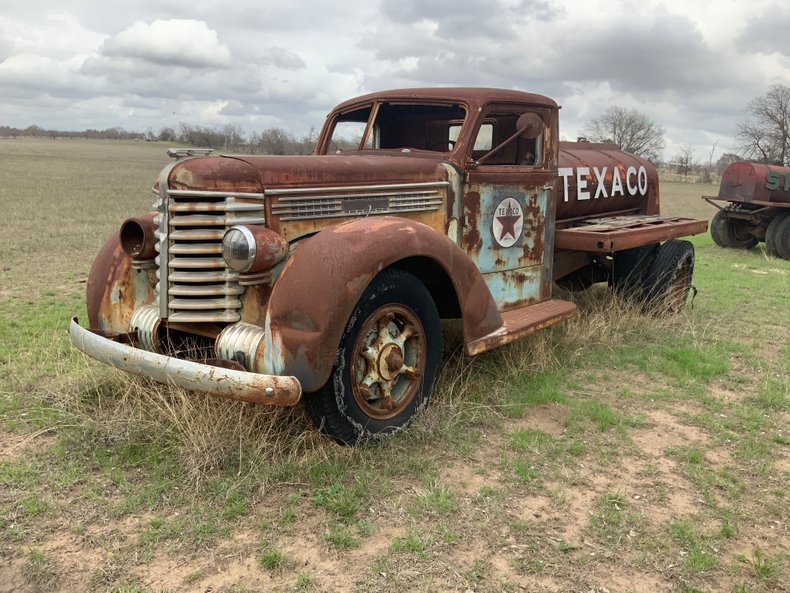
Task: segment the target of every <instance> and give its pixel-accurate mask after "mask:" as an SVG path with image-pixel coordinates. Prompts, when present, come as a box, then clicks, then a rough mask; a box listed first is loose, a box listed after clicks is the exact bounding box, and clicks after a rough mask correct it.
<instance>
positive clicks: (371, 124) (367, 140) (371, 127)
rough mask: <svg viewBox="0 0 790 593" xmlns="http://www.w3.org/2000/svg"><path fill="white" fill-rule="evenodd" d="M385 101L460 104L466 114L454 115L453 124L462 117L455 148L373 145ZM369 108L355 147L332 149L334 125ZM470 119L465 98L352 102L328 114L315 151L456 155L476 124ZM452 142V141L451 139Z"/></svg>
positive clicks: (385, 99) (418, 104)
mask: <svg viewBox="0 0 790 593" xmlns="http://www.w3.org/2000/svg"><path fill="white" fill-rule="evenodd" d="M383 105H393V106H400V105H403V106H408V105H414V106H437V107H457V108H459V109H460V110H462V111H463V117H457V116H454V117H453V118H452V125H457V124H458V121H459V120H461V130H460V131H459V133H458V137H457V139H456V141H455V144H454V145H453V146H452V148H448V149H447V150H433V149H428V148H418V147H413V146H403V147H397V148H376V147H373V146H372V144H371V142H372V140H373V134H374V132H375V126H376V122H377V119H378V117H379V114H380V112H381V107H382V106H383ZM365 109H370V114H369V116H368V121H367V123H366V125H365V130H364V132H363V134H362V137H361V138H360V141H359V144H358V145H357V147H356V149H346V150H338V151H336V152H330V151H329V146H330V144H331V142H332V137H333V135H334V133H335V129H336V127H337V124H338V122H339V120H340V119H341V118H342V116H343V115H346V114H349V113H352V112H354V111H360V110H365ZM472 123H473V122H471V110H470V109H469V106H468V105H467V104H466V103H465V102H464V101H459V100H457V99H456V100H450V99H447V100H439V99H419V100H418V99H415V100H408V99H404V98H395V99H387V98H378V99H375V100H373V101H365V102H360V103H358V104H355V105H351V106H348V107H346V108H345V109H343V110H337V111H333V112H332V113H330V114H329V116H328V117H327V122H326V124H325V126H324V132H323V133H322V135H321V140H320V142H319V145H318V146H317V150H316V154H319V155H331V154H348V153H353V154H357V153H364V154H384V153H386V154H390V155H391V154H403V153H406V154H409V153H417V154H423V155H425V154H428V155H436V156H439V155H442V156H444V155H453V154H456V153H457V151H458V150H459V148H460V147H461V146H463V145H465V136H467V135H468V133H469V130H470V129H471V128H472V127H474V126H473V125H472ZM450 124H451V121H450V120H448V136H449V125H450ZM448 146H449V142H448Z"/></svg>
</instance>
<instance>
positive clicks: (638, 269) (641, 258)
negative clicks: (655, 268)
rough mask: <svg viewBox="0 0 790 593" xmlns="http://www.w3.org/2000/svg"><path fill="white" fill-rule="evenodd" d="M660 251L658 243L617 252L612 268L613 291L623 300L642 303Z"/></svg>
mask: <svg viewBox="0 0 790 593" xmlns="http://www.w3.org/2000/svg"><path fill="white" fill-rule="evenodd" d="M657 250H658V243H650V244H648V245H640V246H639V247H634V248H632V249H624V250H622V251H616V252H615V254H614V261H613V268H612V289H613V290H614V291H615V292H616V293H617V294H618V296H620V297H621V298H626V299H633V300H636V301H640V300H642V299H643V298H644V296H645V281H646V278H647V274H648V272H649V271H650V266H651V265H652V264H653V260H654V259H655V256H656V251H657Z"/></svg>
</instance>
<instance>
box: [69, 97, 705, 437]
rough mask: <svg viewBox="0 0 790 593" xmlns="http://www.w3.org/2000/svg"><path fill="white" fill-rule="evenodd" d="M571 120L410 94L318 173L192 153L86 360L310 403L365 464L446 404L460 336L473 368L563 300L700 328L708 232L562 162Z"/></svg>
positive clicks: (627, 164)
mask: <svg viewBox="0 0 790 593" xmlns="http://www.w3.org/2000/svg"><path fill="white" fill-rule="evenodd" d="M558 115H559V107H558V105H557V104H556V103H555V102H554V101H553V100H552V99H550V98H548V97H545V96H541V95H536V94H529V93H524V92H519V91H510V90H497V89H480V88H441V89H404V90H395V91H389V92H380V93H374V94H370V95H365V96H362V97H359V98H356V99H352V100H350V101H346V102H344V103H342V104H340V105H338V106H337V107H336V108H335V109H334V110H333V111H332V112H331V113H330V114H329V115H328V117H327V120H326V123H325V125H324V127H323V130H322V132H321V134H320V136H319V138H318V141H317V146H316V149H315V152H314V154H312V155H310V156H293V157H285V156H283V157H281V156H235V155H223V156H210V155H206V154H204V153H205V151H200V150H191V149H182V150H174V151H171V152H172V156H175V157H177V160H175V161H174V162H173V163H171V164H170V165H169V166H167V167H166V168H165V169H164V170H163V171H162V172H161V174H160V176H159V180H158V182H157V183H156V185H155V187H154V193H155V195H156V201H155V204H154V208H155V211H154V212H151V213H150V214H148V215H145V216H142V217H140V218H133V219H129V220H127V221H125V222H124V223H123V224H122V225H121V226H120V228H119V230H118V232H116V233H115V234H114V235H113V236H112V237H110V238H109V239H108V241H107V243H106V244H105V245H104V247H103V248H102V249H101V251H100V252H99V254H98V256H97V257H96V260H95V261H94V263H93V267H92V269H91V272H90V276H89V279H88V291H87V308H88V322H89V328H84V327H82V326H80V325H79V323H78V322H77V320H76V319H74V320H73V321H72V323H71V326H70V334H71V337H72V341H73V343H74V344H75V345H76V347H77V348H79V349H80V350H82V351H83V352H85V353H86V354H88V355H89V356H92V357H94V358H96V359H98V360H100V361H103V362H106V363H108V364H111V365H113V366H115V367H118V368H121V369H123V370H126V371H129V372H132V373H137V374H140V375H144V376H147V377H150V378H152V379H154V380H157V381H160V382H164V383H172V384H175V385H179V386H181V387H183V388H186V389H190V390H194V391H199V392H204V393H208V394H212V395H218V396H223V397H229V398H233V399H238V400H244V401H249V402H256V403H262V404H269V405H279V406H292V405H295V404H297V403H298V402H299V401H300V400H302V401H303V402H304V405H305V407H306V409H307V412H308V414H309V416H310V417H311V419H312V420H313V421H314V422H315V424H316V426H317V427H319V428H320V430H322V431H324V432H325V433H326V434H328V435H330V436H331V437H332V438H334V439H335V440H337V441H339V442H342V443H355V442H359V441H365V440H368V439H371V438H376V437H379V436H382V435H386V434H389V433H392V432H395V431H398V430H400V429H401V428H402V427H403V426H404V425H405V424H406V423H407V422H408V420H409V419H411V418H412V417H413V416H414V414H416V413H417V412H418V411H419V410H420V409H421V408H422V407H423V406H424V405H425V404H426V403H427V402H428V399H429V396H430V391H431V388H432V384H433V381H434V378H435V376H436V372H437V369H438V367H439V363H440V358H441V352H442V331H441V327H440V320H442V319H460V320H461V326H462V331H463V342H464V349H465V352H466V353H467V354H468V355H470V356H471V355H475V354H478V353H481V352H485V351H486V350H490V349H492V348H495V347H497V346H501V345H503V344H507V343H509V342H512V341H513V340H517V339H520V338H523V337H524V336H527V335H529V334H530V333H532V332H534V331H536V330H539V329H542V328H545V327H548V326H550V325H552V324H554V323H557V322H560V321H563V320H565V319H568V318H569V317H571V316H572V315H574V313H575V311H576V306H575V304H574V303H572V302H570V301H566V300H560V299H554V298H552V295H551V290H552V284H553V282H555V281H557V282H559V283H560V284H563V285H565V286H569V287H574V288H585V287H587V286H589V285H590V284H592V283H595V282H600V281H608V282H610V284H611V285H612V286H613V287H614V288H615V289H617V290H621V291H623V292H627V293H629V294H631V295H632V296H634V297H635V298H637V299H641V300H643V301H644V300H647V301H653V302H654V303H653V304H654V306H656V307H659V308H664V309H667V310H671V311H674V310H678V309H680V308H682V307H683V305H684V303H685V302H686V299H687V295H688V292H689V289H690V286H691V279H692V273H693V267H694V250H693V247H692V245H691V244H690V243H689V242H687V241H682V240H678V239H677V237H681V236H684V235H690V234H695V233H701V232H704V231H705V230H706V228H707V222H706V221H702V220H693V219H687V218H678V217H664V216H661V215H660V211H659V187H658V177H657V174H656V170H655V168H654V167H653V166H652V165H651V164H650V163H648V162H647V161H644V160H642V159H640V158H638V157H636V156H634V155H631V154H627V153H624V152H621V151H620V150H619V149H618V148H617V147H616V146H614V145H604V144H591V143H566V142H560V141H559V128H558ZM352 139H353V140H352ZM662 242H663V243H662Z"/></svg>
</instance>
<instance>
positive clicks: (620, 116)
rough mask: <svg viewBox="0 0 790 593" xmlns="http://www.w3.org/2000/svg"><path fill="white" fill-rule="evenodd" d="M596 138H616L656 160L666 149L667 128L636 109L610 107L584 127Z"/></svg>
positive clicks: (621, 144)
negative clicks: (665, 129)
mask: <svg viewBox="0 0 790 593" xmlns="http://www.w3.org/2000/svg"><path fill="white" fill-rule="evenodd" d="M582 133H583V134H585V135H586V136H587V137H588V138H589V139H590V140H591V141H593V142H614V143H615V144H617V146H619V147H620V149H621V150H624V151H626V152H632V153H634V154H638V155H639V156H642V157H644V158H646V159H647V160H649V161H654V162H655V161H657V160H658V159H659V158H660V156H661V152H662V151H663V150H664V144H665V141H664V128H662V127H661V126H659V125H657V124H656V123H655V122H654V121H653V120H651V119H650V118H649V117H647V116H646V115H645V114H643V113H640V112H639V111H637V110H636V109H625V108H623V107H610V108H609V109H608V110H607V111H606V113H604V114H603V115H602V116H601V117H598V118H595V119H594V120H592V121H591V122H590V123H589V124H588V125H587V126H585V127H584V128H583V130H582Z"/></svg>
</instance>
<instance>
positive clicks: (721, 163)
mask: <svg viewBox="0 0 790 593" xmlns="http://www.w3.org/2000/svg"><path fill="white" fill-rule="evenodd" d="M742 160H743V157H741V156H740V155H737V154H735V153H733V152H725V153H724V154H723V155H721V156H720V157H719V160H718V161H716V170H717V172H718V174H719V175H724V171H726V170H727V167H729V166H730V165H731V164H732V163H735V162H737V161H742Z"/></svg>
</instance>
